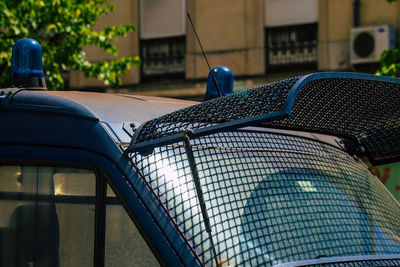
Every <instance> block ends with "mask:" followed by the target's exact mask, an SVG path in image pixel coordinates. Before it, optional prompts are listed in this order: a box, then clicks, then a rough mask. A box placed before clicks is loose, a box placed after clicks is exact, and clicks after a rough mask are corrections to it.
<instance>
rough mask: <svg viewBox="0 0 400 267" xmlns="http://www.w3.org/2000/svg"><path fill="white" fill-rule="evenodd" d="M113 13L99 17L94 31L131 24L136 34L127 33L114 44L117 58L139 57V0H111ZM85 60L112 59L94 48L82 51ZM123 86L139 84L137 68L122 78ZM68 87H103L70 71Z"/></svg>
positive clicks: (76, 72) (94, 80)
mask: <svg viewBox="0 0 400 267" xmlns="http://www.w3.org/2000/svg"><path fill="white" fill-rule="evenodd" d="M110 2H111V3H113V4H114V11H113V12H112V13H110V14H109V15H107V16H104V15H103V16H100V17H99V20H98V23H97V25H96V30H102V29H104V26H106V25H121V24H129V23H132V24H133V25H135V27H136V32H134V33H129V34H128V35H127V36H126V37H121V38H120V39H119V40H117V41H116V42H115V43H114V44H115V45H116V46H117V47H118V49H119V55H118V57H127V56H137V55H139V33H138V25H139V10H138V6H139V3H138V2H139V0H112V1H110ZM84 51H85V52H86V55H87V58H88V60H89V61H91V62H96V61H100V60H110V59H113V58H114V57H113V56H112V55H108V54H106V53H105V52H103V51H102V50H101V49H100V48H98V47H95V46H90V47H86V48H85V49H84ZM122 82H123V84H135V83H138V82H139V68H135V67H133V66H132V67H131V69H130V70H129V71H128V72H127V74H126V75H124V76H123V77H122ZM70 86H71V87H72V88H76V87H78V88H79V87H88V86H104V83H103V82H102V81H99V80H97V79H94V78H85V77H84V75H83V73H81V72H78V71H72V72H71V73H70Z"/></svg>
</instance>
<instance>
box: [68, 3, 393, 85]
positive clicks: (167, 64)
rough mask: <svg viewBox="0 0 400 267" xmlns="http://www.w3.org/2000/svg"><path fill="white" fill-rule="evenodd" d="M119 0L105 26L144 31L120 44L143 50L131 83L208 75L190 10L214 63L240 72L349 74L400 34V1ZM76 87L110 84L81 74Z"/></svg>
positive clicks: (124, 49) (73, 79)
mask: <svg viewBox="0 0 400 267" xmlns="http://www.w3.org/2000/svg"><path fill="white" fill-rule="evenodd" d="M112 2H113V3H114V4H115V10H114V12H113V13H111V14H110V15H108V16H104V17H102V18H101V19H100V21H99V23H98V27H99V28H102V27H103V26H104V25H113V24H123V23H133V24H134V25H135V26H136V28H137V31H136V32H135V33H132V34H129V35H128V36H127V37H126V38H123V39H121V40H119V41H117V42H116V44H117V46H118V48H119V49H120V56H134V55H140V57H141V59H142V64H141V66H140V68H133V67H132V69H131V70H130V71H129V72H128V74H127V75H125V76H124V77H123V83H124V84H125V85H131V84H138V83H141V82H146V81H155V80H157V79H164V78H168V79H171V80H173V79H188V80H195V79H203V78H206V77H207V75H208V67H207V65H206V63H205V61H204V58H203V56H202V53H201V50H200V47H199V45H198V43H197V40H196V37H195V34H194V32H193V30H192V28H191V25H190V23H189V22H188V20H187V16H186V12H187V11H189V12H190V15H191V17H192V20H193V22H194V24H195V26H196V29H197V32H198V34H199V37H200V39H201V42H202V44H203V47H204V49H205V51H206V54H207V56H208V59H209V62H210V64H211V65H212V66H221V65H222V66H226V67H228V68H230V69H231V70H232V71H233V73H234V75H235V76H236V77H237V76H242V77H253V76H263V75H269V74H271V73H275V74H277V73H278V74H279V73H285V72H287V71H290V70H294V71H296V70H307V71H349V70H353V69H354V66H358V65H360V64H361V65H363V64H372V65H374V64H375V65H376V64H377V63H378V59H379V55H380V53H381V51H380V50H379V49H385V48H386V49H387V48H388V47H389V45H390V44H389V43H390V41H387V40H386V39H390V38H392V39H393V40H394V41H395V40H396V35H395V34H394V32H395V31H393V32H392V31H390V32H389V30H388V29H389V28H388V27H386V28H385V27H382V26H383V25H392V26H394V27H393V28H390V29H395V28H396V27H397V26H400V3H399V2H395V3H391V4H389V3H387V1H385V0H364V1H357V0H202V1H196V0H112ZM354 28H358V32H359V33H360V34H361V33H362V32H363V29H365V34H363V35H360V34H358V32H356V30H354ZM352 29H353V30H352ZM374 31H376V33H374ZM351 32H352V34H351ZM374 34H376V36H375V35H374ZM357 35H359V36H357ZM367 35H369V36H367ZM378 35H379V36H378ZM378 48H379V49H378ZM377 49H378V50H379V51H378V50H377ZM86 53H87V56H88V58H89V59H90V60H92V61H96V60H100V59H102V60H103V59H107V58H109V57H107V56H106V55H105V54H104V53H103V52H102V51H100V50H99V49H96V48H93V47H88V48H87V49H86ZM357 58H358V61H357ZM360 59H361V60H360ZM360 62H361V63H360ZM70 85H71V87H87V86H101V85H102V83H101V82H99V81H96V80H94V79H85V78H84V77H83V75H82V74H80V73H79V72H73V73H71V74H70Z"/></svg>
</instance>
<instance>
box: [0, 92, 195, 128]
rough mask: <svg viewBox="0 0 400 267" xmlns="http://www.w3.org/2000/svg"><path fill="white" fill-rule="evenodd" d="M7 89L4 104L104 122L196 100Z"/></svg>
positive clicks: (144, 116) (149, 115) (141, 117)
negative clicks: (7, 92)
mask: <svg viewBox="0 0 400 267" xmlns="http://www.w3.org/2000/svg"><path fill="white" fill-rule="evenodd" d="M3 90H4V89H3ZM11 90H12V89H11ZM0 91H1V90H0ZM11 92H12V93H13V94H12V95H11V99H10V100H9V101H8V102H9V103H8V104H7V107H8V108H23V109H24V110H30V109H32V110H38V109H40V110H43V111H46V110H47V111H57V112H61V113H65V114H72V115H75V116H84V117H91V118H97V119H99V120H100V121H104V122H108V123H117V122H133V121H135V122H138V123H143V122H145V121H148V120H151V119H153V118H156V117H159V116H162V115H164V114H167V113H170V112H173V111H176V110H178V109H181V108H184V107H188V106H191V105H193V104H196V102H193V101H184V100H176V99H168V98H161V97H142V96H134V95H122V94H107V93H94V92H79V91H29V90H21V89H19V90H18V89H17V90H13V91H11Z"/></svg>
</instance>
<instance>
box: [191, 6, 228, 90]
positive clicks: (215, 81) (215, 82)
mask: <svg viewBox="0 0 400 267" xmlns="http://www.w3.org/2000/svg"><path fill="white" fill-rule="evenodd" d="M187 16H188V19H189V21H190V24H192V28H193V31H194V34H195V35H196V38H197V42H198V43H199V45H200V49H201V52H202V53H203V57H204V59H205V60H206V63H207V66H208V69H209V70H210V73H211V75H212V77H213V81H214V84H215V87H216V88H217V91H218V97H220V96H222V94H221V90H220V89H219V86H218V82H217V79H216V78H215V76H214V73H213V72H212V71H211V67H210V63H208V59H207V56H206V53H205V52H204V49H203V46H202V45H201V42H200V38H199V36H198V35H197V31H196V28H195V27H194V24H193V21H192V18H191V17H190V14H189V11H188V12H187Z"/></svg>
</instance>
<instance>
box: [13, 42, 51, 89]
mask: <svg viewBox="0 0 400 267" xmlns="http://www.w3.org/2000/svg"><path fill="white" fill-rule="evenodd" d="M10 76H11V77H10V78H11V79H10V86H11V87H22V88H28V89H46V82H45V79H44V73H43V65H42V47H41V46H40V44H39V43H38V42H37V41H35V40H33V39H28V38H24V39H20V40H18V41H17V42H16V43H15V44H14V46H13V49H12V59H11V73H10Z"/></svg>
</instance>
